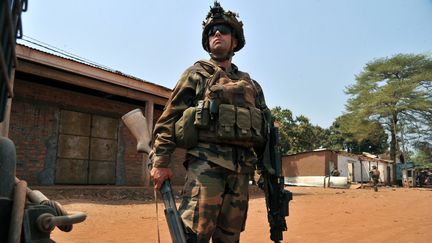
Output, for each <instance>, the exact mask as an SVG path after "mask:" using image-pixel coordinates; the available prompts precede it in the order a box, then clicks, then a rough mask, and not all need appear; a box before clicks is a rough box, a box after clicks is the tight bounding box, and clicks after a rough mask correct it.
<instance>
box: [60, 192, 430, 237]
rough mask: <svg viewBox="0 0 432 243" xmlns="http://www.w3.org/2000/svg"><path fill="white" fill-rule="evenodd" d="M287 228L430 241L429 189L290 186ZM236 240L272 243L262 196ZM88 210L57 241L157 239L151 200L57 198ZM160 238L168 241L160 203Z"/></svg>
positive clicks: (297, 232)
mask: <svg viewBox="0 0 432 243" xmlns="http://www.w3.org/2000/svg"><path fill="white" fill-rule="evenodd" d="M288 189H289V190H291V191H292V192H293V193H294V200H293V201H291V203H290V216H289V217H288V218H287V219H288V227H289V229H288V231H287V232H285V233H284V240H283V242H332V243H334V242H344V243H346V242H350V243H353V242H375V243H376V242H393V243H397V242H413V243H417V242H431V239H432V209H431V206H432V190H431V189H414V188H410V189H408V188H380V189H379V192H377V193H376V192H374V191H373V190H371V189H370V188H367V189H328V188H327V189H324V188H311V187H289V188H288ZM253 197H254V198H253V199H251V200H250V208H249V214H248V220H247V225H246V230H245V232H244V233H243V234H242V236H241V242H271V241H270V240H269V233H268V232H269V227H268V223H267V217H266V212H265V204H264V203H265V202H264V198H263V197H262V195H261V194H257V195H254V196H253ZM59 202H60V203H62V204H63V205H64V206H65V208H66V209H67V210H69V211H82V212H85V213H87V215H88V216H87V219H86V221H85V222H83V223H80V224H77V225H75V226H74V229H73V231H72V232H69V233H65V232H62V231H59V230H58V229H56V230H54V232H53V233H52V239H53V240H55V241H56V242H66V243H67V242H77V243H78V242H79V243H81V242H91V243H99V242H100V243H102V242H103V243H107V242H131V243H133V242H157V224H156V222H157V220H156V210H155V204H154V203H149V202H144V201H136V200H135V201H131V200H120V201H116V202H115V203H107V201H106V200H103V201H95V200H59ZM158 223H159V227H160V238H161V242H171V240H170V236H169V232H168V229H167V226H166V222H165V218H164V215H163V204H162V203H159V219H158Z"/></svg>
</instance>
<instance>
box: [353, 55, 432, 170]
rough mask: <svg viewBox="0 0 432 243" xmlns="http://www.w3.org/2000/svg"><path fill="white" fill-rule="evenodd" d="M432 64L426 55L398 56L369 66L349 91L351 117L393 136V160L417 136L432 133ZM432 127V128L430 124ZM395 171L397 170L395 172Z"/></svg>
mask: <svg viewBox="0 0 432 243" xmlns="http://www.w3.org/2000/svg"><path fill="white" fill-rule="evenodd" d="M431 80H432V60H431V59H430V58H429V57H428V56H426V55H413V54H398V55H395V56H393V57H392V58H380V59H376V60H374V61H371V62H369V63H367V64H366V66H365V67H364V69H363V71H362V72H361V73H360V74H359V75H357V76H356V83H355V84H354V85H352V86H349V87H348V88H347V89H346V93H347V94H348V95H350V96H351V97H350V98H349V100H348V103H347V106H346V107H347V111H348V113H349V114H351V115H353V116H355V117H357V118H358V119H361V120H363V119H365V120H369V121H376V122H379V123H380V124H382V125H383V127H384V128H385V129H386V130H387V132H388V133H389V134H390V158H391V159H392V160H393V161H396V154H397V153H398V152H400V145H401V144H402V149H403V148H404V147H405V146H406V142H407V141H408V139H409V138H410V136H409V135H414V137H415V138H416V139H417V140H418V139H419V138H418V135H419V134H420V132H430V131H431V127H430V118H431V114H432V96H431V87H432V84H431ZM428 123H429V124H428ZM394 171H395V170H394Z"/></svg>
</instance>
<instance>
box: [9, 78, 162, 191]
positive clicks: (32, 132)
mask: <svg viewBox="0 0 432 243" xmlns="http://www.w3.org/2000/svg"><path fill="white" fill-rule="evenodd" d="M14 90H15V97H14V100H13V103H12V110H11V120H10V131H9V137H10V138H11V139H12V140H13V141H14V142H15V145H16V147H17V176H18V177H19V178H21V179H24V180H27V181H28V183H29V184H30V185H52V184H53V183H54V170H55V161H56V155H57V140H58V126H59V113H60V110H61V109H66V110H72V111H78V112H85V113H90V114H98V115H103V116H107V117H112V118H117V119H119V147H118V150H119V155H118V157H117V160H118V161H117V163H118V164H119V165H123V166H120V167H117V171H116V175H117V184H119V185H140V184H142V181H143V176H142V155H139V154H137V153H136V141H135V139H134V138H133V137H132V135H131V134H130V132H129V131H128V130H127V128H125V127H124V125H123V124H122V122H121V121H120V118H121V116H122V115H123V114H125V113H127V112H128V111H130V110H132V109H135V108H137V107H136V106H134V105H130V104H127V103H123V102H117V101H113V100H109V99H104V98H101V97H96V96H92V95H89V94H83V93H78V92H72V91H67V90H64V89H59V88H54V87H49V86H46V85H41V84H36V83H32V82H27V81H23V80H16V81H15V87H14ZM154 115H155V117H158V116H159V115H160V112H157V111H155V114H154ZM155 119H156V118H155Z"/></svg>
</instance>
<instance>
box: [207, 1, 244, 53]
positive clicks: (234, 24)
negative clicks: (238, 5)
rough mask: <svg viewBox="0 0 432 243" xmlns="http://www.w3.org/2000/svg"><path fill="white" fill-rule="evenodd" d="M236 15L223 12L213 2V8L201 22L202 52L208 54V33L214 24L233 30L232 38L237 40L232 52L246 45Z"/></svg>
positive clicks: (219, 6) (241, 25)
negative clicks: (223, 25) (204, 51)
mask: <svg viewBox="0 0 432 243" xmlns="http://www.w3.org/2000/svg"><path fill="white" fill-rule="evenodd" d="M237 17H238V14H236V13H234V12H231V11H225V10H224V9H223V8H222V6H221V5H220V3H218V2H217V1H215V2H214V5H213V7H210V11H209V13H208V14H207V17H206V19H205V21H203V32H202V46H203V48H204V50H206V51H207V52H209V53H210V47H209V42H208V31H209V29H210V27H212V26H213V25H215V24H227V25H229V26H230V27H231V28H232V29H233V36H234V37H235V38H236V39H237V46H236V48H235V49H234V52H237V51H239V50H240V49H242V48H243V47H244V45H245V43H246V40H245V37H244V33H243V23H242V22H241V21H239V20H238V19H237Z"/></svg>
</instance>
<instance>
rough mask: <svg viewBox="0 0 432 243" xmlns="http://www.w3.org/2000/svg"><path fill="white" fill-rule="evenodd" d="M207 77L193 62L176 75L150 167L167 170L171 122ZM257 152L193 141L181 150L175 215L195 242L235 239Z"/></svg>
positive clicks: (259, 98)
mask: <svg viewBox="0 0 432 243" xmlns="http://www.w3.org/2000/svg"><path fill="white" fill-rule="evenodd" d="M226 74H227V76H228V77H229V78H231V79H232V80H238V79H240V78H242V77H245V76H246V75H247V74H246V73H244V72H241V71H239V70H238V68H237V67H236V66H235V65H234V64H233V65H232V71H231V72H229V73H226ZM210 76H211V75H210V73H209V72H208V66H205V65H203V63H202V62H197V63H196V64H195V65H193V66H192V67H190V68H188V69H187V70H186V71H185V72H184V73H183V75H182V76H181V78H180V80H179V81H178V83H177V85H176V87H175V88H174V90H173V93H172V95H171V98H170V99H169V101H168V102H167V104H166V106H165V109H164V112H163V113H162V115H161V117H160V118H159V120H158V122H157V124H156V125H155V130H154V137H155V142H154V146H153V150H152V152H151V155H150V157H151V160H152V162H153V166H154V167H159V168H166V167H169V164H170V163H171V158H170V157H171V154H172V153H173V151H174V150H175V148H176V142H175V135H174V124H175V122H176V121H177V120H179V119H180V117H181V116H182V114H183V111H184V110H185V109H186V108H188V107H191V106H195V105H196V104H195V103H196V101H197V100H199V99H201V98H202V97H200V95H201V94H203V93H204V92H203V90H204V89H205V88H206V87H205V86H206V83H207V81H208V78H209V77H210ZM252 82H254V85H255V87H256V89H257V90H256V94H255V96H256V103H257V107H258V108H259V109H261V110H263V111H265V112H268V111H269V110H268V108H267V106H266V104H265V101H264V96H263V92H262V89H261V87H260V86H259V85H258V83H257V82H255V81H252ZM262 152H263V151H262V148H252V147H250V148H245V147H240V146H232V145H224V144H213V143H207V142H199V143H198V144H197V146H195V147H193V148H190V149H188V150H187V152H186V153H187V159H186V161H185V163H184V165H185V167H186V168H187V169H188V172H187V176H186V183H185V186H184V190H183V200H182V203H181V205H180V209H179V211H180V214H181V217H182V219H183V222H184V224H185V226H186V227H187V229H188V230H189V231H190V232H193V233H196V234H197V235H198V242H208V240H209V239H210V237H212V235H213V242H217V241H216V239H215V237H219V238H221V239H225V240H222V241H220V242H236V241H237V240H238V238H239V235H240V232H241V231H243V230H244V222H245V220H246V213H247V205H248V182H249V179H248V178H249V174H250V173H252V172H253V171H254V165H255V162H256V161H257V159H258V157H261V156H262ZM230 237H232V238H230ZM227 239H231V240H227ZM235 239H237V240H235Z"/></svg>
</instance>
